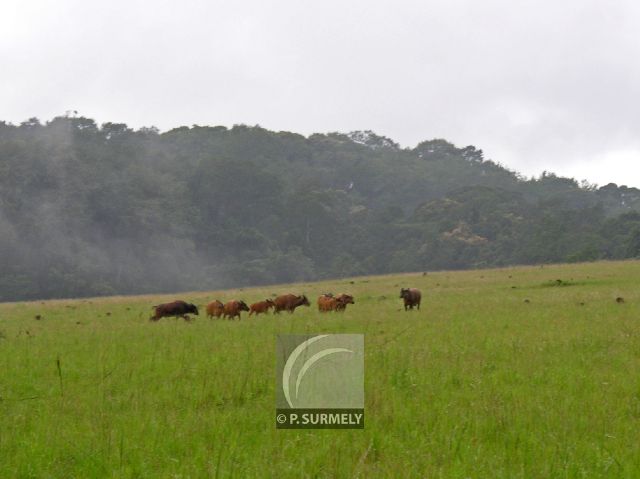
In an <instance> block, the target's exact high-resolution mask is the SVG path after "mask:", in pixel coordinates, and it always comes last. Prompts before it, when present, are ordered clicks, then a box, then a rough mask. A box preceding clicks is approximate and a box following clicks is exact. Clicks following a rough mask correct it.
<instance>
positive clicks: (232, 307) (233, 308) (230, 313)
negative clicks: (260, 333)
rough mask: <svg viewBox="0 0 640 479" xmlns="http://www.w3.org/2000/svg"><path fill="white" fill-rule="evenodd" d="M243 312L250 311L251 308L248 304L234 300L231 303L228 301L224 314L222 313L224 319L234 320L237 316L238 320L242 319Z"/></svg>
mask: <svg viewBox="0 0 640 479" xmlns="http://www.w3.org/2000/svg"><path fill="white" fill-rule="evenodd" d="M241 311H249V306H247V303H245V302H244V301H242V300H240V301H238V300H237V299H232V300H231V301H227V302H226V303H225V305H224V312H223V313H222V317H223V318H229V319H233V318H235V317H236V316H237V317H238V319H242V317H241V316H240V312H241Z"/></svg>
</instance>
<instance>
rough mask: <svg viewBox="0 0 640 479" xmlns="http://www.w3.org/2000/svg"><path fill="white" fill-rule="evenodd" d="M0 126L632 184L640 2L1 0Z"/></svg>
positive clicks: (639, 166)
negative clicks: (166, 137) (199, 131)
mask: <svg viewBox="0 0 640 479" xmlns="http://www.w3.org/2000/svg"><path fill="white" fill-rule="evenodd" d="M0 61H1V65H2V76H1V78H2V80H1V82H2V83H1V85H2V88H0V120H5V121H10V122H13V123H19V122H21V121H24V120H25V119H27V118H29V117H33V116H37V117H39V118H40V119H41V120H50V119H51V118H52V117H54V116H57V115H61V114H64V113H65V111H67V110H78V112H79V114H80V115H83V116H88V117H91V118H94V119H95V120H96V121H98V122H99V123H101V122H106V121H113V122H124V123H127V124H129V125H130V126H133V127H136V128H137V127H140V126H152V125H155V126H157V127H158V128H160V129H161V130H167V129H170V128H173V127H176V126H180V125H192V124H200V125H226V126H231V125H233V124H235V123H245V124H250V125H253V124H260V125H261V126H263V127H265V128H269V129H274V130H289V131H295V132H299V133H303V134H309V133H312V132H328V131H343V132H348V131H352V130H368V129H370V130H374V131H375V132H376V133H378V134H381V135H385V136H388V137H391V138H393V139H394V140H396V141H397V142H399V143H400V144H401V145H402V146H409V147H413V146H415V145H416V144H417V143H418V142H420V141H422V140H426V139H432V138H446V139H447V140H449V141H451V142H453V143H455V144H456V145H458V146H466V145H469V144H473V145H475V146H476V147H478V148H482V149H483V150H484V151H485V154H486V157H488V158H492V159H493V160H495V161H497V162H500V163H502V164H504V165H506V166H508V167H510V168H512V169H515V170H518V171H520V172H522V173H524V174H526V175H538V174H539V173H540V172H541V171H543V170H549V171H555V172H557V173H559V174H562V175H566V176H572V177H575V178H576V179H579V180H580V179H587V180H589V181H590V182H594V183H598V184H601V185H602V184H606V183H608V182H610V181H613V182H617V183H619V184H627V185H630V186H638V187H640V2H637V1H632V0H619V1H616V2H612V1H589V0H569V1H564V2H561V1H557V0H556V1H545V0H537V1H517V0H508V1H507V0H504V1H503V0H483V1H481V2H480V1H477V0H468V1H465V0H459V1H456V0H443V1H432V0H425V1H398V0H396V1H393V2H392V1H382V0H367V1H353V0H342V1H333V0H323V1H317V2H307V1H300V0H297V1H294V0H286V1H270V2H266V1H258V0H251V1H225V2H219V1H212V0H207V1H184V0H183V1H161V0H154V1H153V2H151V1H132V0H127V1H121V0H109V1H108V2H93V1H87V0H83V1H76V0H56V1H50V0H48V1H29V0H20V1H13V0H10V1H7V0H0Z"/></svg>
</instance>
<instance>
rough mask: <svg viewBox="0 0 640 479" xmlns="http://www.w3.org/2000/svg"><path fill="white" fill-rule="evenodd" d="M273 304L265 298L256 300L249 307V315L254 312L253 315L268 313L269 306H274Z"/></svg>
mask: <svg viewBox="0 0 640 479" xmlns="http://www.w3.org/2000/svg"><path fill="white" fill-rule="evenodd" d="M275 306H276V305H275V304H274V302H273V301H272V300H270V299H265V300H264V301H258V302H257V303H253V304H252V305H251V306H250V307H249V316H251V315H252V314H254V313H255V315H256V316H257V315H259V314H260V313H268V312H269V309H270V308H275Z"/></svg>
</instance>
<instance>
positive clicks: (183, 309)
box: [149, 301, 198, 321]
mask: <svg viewBox="0 0 640 479" xmlns="http://www.w3.org/2000/svg"><path fill="white" fill-rule="evenodd" d="M153 308H154V309H155V312H154V314H153V316H151V317H150V318H149V319H150V320H151V321H158V320H159V319H160V318H165V317H169V316H176V317H177V316H180V317H182V318H184V319H185V320H188V318H189V317H188V316H187V314H189V313H193V314H195V315H196V316H197V315H198V307H197V306H196V305H195V304H192V303H186V302H184V301H174V302H172V303H164V304H159V305H157V306H153Z"/></svg>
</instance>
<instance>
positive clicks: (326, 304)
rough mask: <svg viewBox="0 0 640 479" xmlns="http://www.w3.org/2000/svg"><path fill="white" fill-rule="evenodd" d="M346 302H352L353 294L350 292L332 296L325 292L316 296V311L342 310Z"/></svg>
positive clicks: (345, 307)
mask: <svg viewBox="0 0 640 479" xmlns="http://www.w3.org/2000/svg"><path fill="white" fill-rule="evenodd" d="M347 304H354V301H353V296H351V295H350V294H344V293H343V294H340V295H338V296H334V295H333V294H331V293H325V294H323V295H321V296H319V297H318V311H320V312H321V313H326V312H328V311H344V310H345V309H347Z"/></svg>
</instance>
